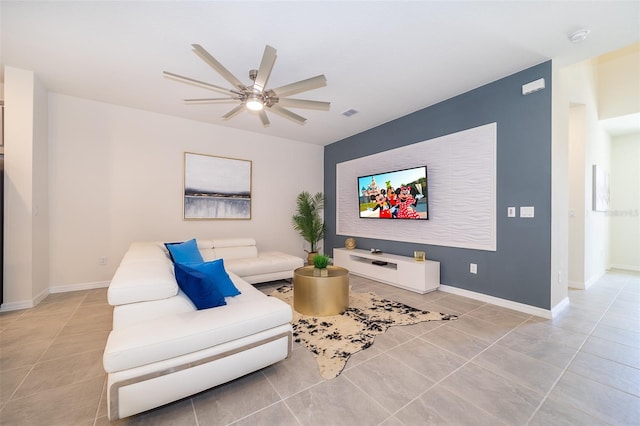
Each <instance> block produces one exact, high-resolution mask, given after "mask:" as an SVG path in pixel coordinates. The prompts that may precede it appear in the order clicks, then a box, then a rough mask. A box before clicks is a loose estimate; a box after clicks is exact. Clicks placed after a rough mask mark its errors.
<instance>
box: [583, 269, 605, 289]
mask: <svg viewBox="0 0 640 426" xmlns="http://www.w3.org/2000/svg"><path fill="white" fill-rule="evenodd" d="M606 273H607V271H602V272H600V273H599V274H598V275H596V276H594V277H592V278H590V279H589V280H588V281H587V282H585V283H584V289H585V290H587V289H588V288H589V287H591V286H592V285H594V284H595V283H597V282H598V280H599V279H600V278H602V277H604V274H606Z"/></svg>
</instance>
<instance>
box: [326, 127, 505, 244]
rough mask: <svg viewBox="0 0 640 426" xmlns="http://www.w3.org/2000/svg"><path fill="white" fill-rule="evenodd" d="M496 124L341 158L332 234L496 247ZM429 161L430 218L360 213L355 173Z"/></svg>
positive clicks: (337, 171) (415, 164)
mask: <svg viewBox="0 0 640 426" xmlns="http://www.w3.org/2000/svg"><path fill="white" fill-rule="evenodd" d="M496 139H497V123H490V124H486V125H484V126H480V127H475V128H473V129H468V130H464V131H461V132H457V133H452V134H450V135H446V136H442V137H439V138H435V139H430V140H427V141H424V142H419V143H415V144H412V145H407V146H403V147H401V148H396V149H392V150H389V151H384V152H381V153H378V154H373V155H369V156H366V157H361V158H357V159H355V160H350V161H345V162H343V163H339V164H337V166H336V204H337V206H336V207H337V208H336V227H337V231H336V233H337V234H338V235H347V236H351V237H363V238H376V239H382V240H393V241H404V242H411V243H421V244H433V245H439V246H447V247H461V248H469V249H479V250H491V251H495V250H496ZM425 164H426V166H427V187H428V196H429V220H421V221H411V220H374V219H361V218H360V217H358V193H359V188H358V182H357V179H358V177H359V176H365V175H370V174H377V173H383V172H387V171H392V170H397V169H406V168H410V167H416V166H422V165H425Z"/></svg>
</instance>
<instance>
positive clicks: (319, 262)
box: [313, 254, 331, 277]
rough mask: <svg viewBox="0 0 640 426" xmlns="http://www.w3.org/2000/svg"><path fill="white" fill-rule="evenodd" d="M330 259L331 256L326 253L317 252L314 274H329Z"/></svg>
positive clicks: (320, 275)
mask: <svg viewBox="0 0 640 426" xmlns="http://www.w3.org/2000/svg"><path fill="white" fill-rule="evenodd" d="M330 260H331V258H330V257H329V256H327V255H326V254H316V255H315V256H314V257H313V275H315V276H318V277H327V276H329V270H328V269H327V266H328V265H329V261H330Z"/></svg>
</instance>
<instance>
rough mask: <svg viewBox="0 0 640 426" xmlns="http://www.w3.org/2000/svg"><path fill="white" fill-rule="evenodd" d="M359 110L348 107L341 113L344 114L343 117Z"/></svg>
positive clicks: (354, 113)
mask: <svg viewBox="0 0 640 426" xmlns="http://www.w3.org/2000/svg"><path fill="white" fill-rule="evenodd" d="M359 112H360V111H358V110H357V109H353V108H350V109H348V110H346V111H345V112H343V113H342V115H344V116H345V117H351V116H352V115H356V114H357V113H359Z"/></svg>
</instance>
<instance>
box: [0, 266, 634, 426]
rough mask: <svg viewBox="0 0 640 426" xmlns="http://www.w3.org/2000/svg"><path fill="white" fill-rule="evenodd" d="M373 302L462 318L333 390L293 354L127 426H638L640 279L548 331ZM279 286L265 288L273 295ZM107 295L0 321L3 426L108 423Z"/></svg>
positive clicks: (61, 298) (393, 349)
mask: <svg viewBox="0 0 640 426" xmlns="http://www.w3.org/2000/svg"><path fill="white" fill-rule="evenodd" d="M351 282H352V285H353V289H354V290H355V291H375V292H376V293H378V294H380V295H383V296H385V297H388V298H391V299H394V300H399V301H402V302H405V303H407V304H410V305H412V306H416V307H419V308H423V309H427V310H435V311H440V312H449V313H456V314H458V315H460V319H459V320H457V321H451V322H430V323H422V324H417V325H413V326H406V327H392V328H391V329H390V330H389V331H388V332H387V333H385V334H384V335H381V336H379V337H378V338H377V339H376V341H375V344H374V345H373V346H372V347H371V348H369V349H367V350H365V351H362V352H360V353H358V354H356V355H354V356H353V357H352V358H351V360H350V361H349V362H348V363H347V366H346V368H345V370H344V371H343V373H342V374H341V375H340V376H339V377H337V378H336V379H333V380H323V379H322V378H321V377H320V375H319V373H318V370H317V367H316V364H315V361H314V359H313V357H312V356H311V355H310V353H309V352H307V351H306V350H305V349H304V348H303V347H301V346H299V345H296V346H295V348H294V350H293V354H292V356H291V357H290V358H289V359H287V360H285V361H282V362H280V363H278V364H276V365H273V366H271V367H268V368H266V369H264V370H261V371H258V372H255V373H253V374H250V375H248V376H246V377H243V378H240V379H238V380H236V381H234V382H231V383H228V384H226V385H222V386H219V387H217V388H214V389H211V390H209V391H206V392H203V393H200V394H198V395H195V396H193V397H191V398H187V399H184V400H182V401H178V402H175V403H173V404H170V405H168V406H165V407H161V408H158V409H156V410H152V411H150V412H147V413H143V414H140V415H137V416H134V417H130V418H128V419H124V420H121V421H119V422H114V423H117V424H153V425H164V424H167V425H169V424H170V425H227V424H234V425H252V426H253V425H385V426H395V425H426V424H451V425H484V424H486V425H607V424H608V425H631V424H638V422H640V274H637V273H623V272H610V273H608V274H607V275H605V276H604V277H603V278H602V279H601V280H600V281H599V282H598V283H597V284H595V285H594V286H592V287H591V288H589V290H587V291H577V290H571V291H570V296H569V297H570V299H571V305H570V307H568V308H567V309H566V310H565V311H564V312H562V314H561V315H560V316H558V317H557V318H555V319H553V320H544V319H542V318H538V317H532V316H530V315H526V314H523V313H519V312H515V311H511V310H507V309H503V308H500V307H496V306H493V305H490V304H486V303H482V302H478V301H475V300H471V299H467V298H463V297H459V296H455V295H452V294H447V293H443V292H439V291H438V292H434V293H431V294H427V295H417V294H414V293H410V292H406V291H403V290H400V289H397V288H394V287H390V286H386V285H383V284H379V283H376V282H373V281H370V280H366V279H363V278H359V277H352V280H351ZM274 286H275V284H273V285H272V284H269V285H265V286H262V287H261V289H262V290H263V291H265V292H270V291H271V290H272V289H273V288H274ZM111 313H112V310H111V308H110V306H109V305H108V304H107V303H106V289H98V290H90V291H78V292H72V293H64V294H52V295H50V296H48V297H47V298H46V299H45V300H44V301H43V302H42V303H40V305H38V306H37V307H36V308H33V309H29V310H25V311H14V312H6V313H2V314H0V424H2V425H106V424H109V421H108V419H107V417H106V403H105V374H104V372H103V370H102V361H101V357H102V349H103V347H104V343H105V340H106V338H107V334H108V332H109V330H110V328H111Z"/></svg>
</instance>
